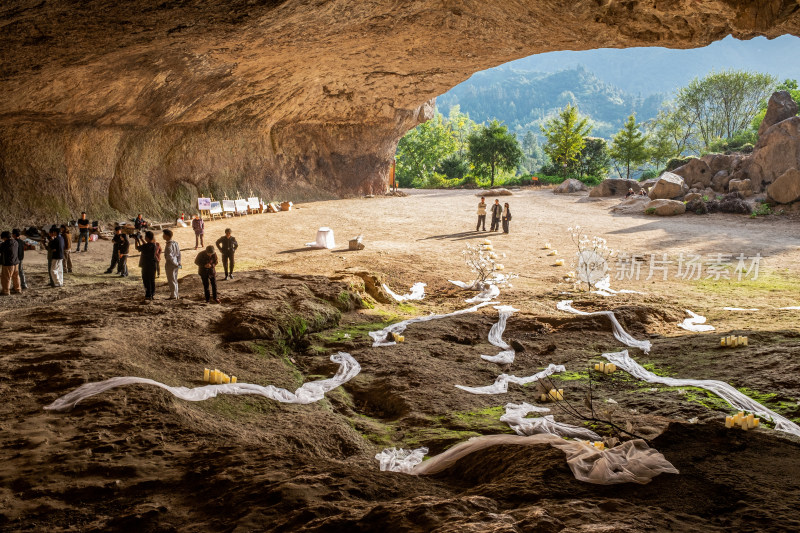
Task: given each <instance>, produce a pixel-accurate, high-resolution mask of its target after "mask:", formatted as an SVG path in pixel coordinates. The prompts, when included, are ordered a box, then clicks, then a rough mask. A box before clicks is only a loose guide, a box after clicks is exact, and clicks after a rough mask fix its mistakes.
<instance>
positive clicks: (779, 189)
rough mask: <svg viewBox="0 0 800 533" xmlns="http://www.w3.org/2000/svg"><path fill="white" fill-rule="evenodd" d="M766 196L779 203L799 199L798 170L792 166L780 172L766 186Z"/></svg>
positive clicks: (799, 174) (799, 183) (788, 202)
mask: <svg viewBox="0 0 800 533" xmlns="http://www.w3.org/2000/svg"><path fill="white" fill-rule="evenodd" d="M767 196H768V197H769V198H770V199H771V200H772V201H774V202H777V203H779V204H790V203H792V202H796V201H797V200H800V170H797V169H796V168H792V169H789V170H787V171H786V172H784V173H783V174H781V175H780V176H779V177H778V179H776V180H775V181H774V182H772V183H771V184H770V186H769V187H767Z"/></svg>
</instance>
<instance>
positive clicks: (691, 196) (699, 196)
mask: <svg viewBox="0 0 800 533" xmlns="http://www.w3.org/2000/svg"><path fill="white" fill-rule="evenodd" d="M702 199H703V195H702V194H700V193H699V192H690V193H689V194H687V195H686V196H684V197H683V201H684V202H691V201H692V200H702Z"/></svg>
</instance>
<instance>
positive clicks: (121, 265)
mask: <svg viewBox="0 0 800 533" xmlns="http://www.w3.org/2000/svg"><path fill="white" fill-rule="evenodd" d="M119 237H120V238H119V252H118V260H119V262H118V263H117V274H119V277H121V278H127V277H128V254H130V253H131V241H130V240H129V239H128V236H127V235H125V234H124V233H120V234H119Z"/></svg>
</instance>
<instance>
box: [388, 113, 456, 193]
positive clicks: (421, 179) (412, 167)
mask: <svg viewBox="0 0 800 533" xmlns="http://www.w3.org/2000/svg"><path fill="white" fill-rule="evenodd" d="M456 150H457V143H456V141H455V139H454V138H453V135H452V134H451V132H450V130H449V128H448V127H447V126H446V125H445V124H444V120H443V117H442V115H441V114H440V113H436V114H435V115H434V117H433V118H432V119H430V120H428V121H427V122H424V123H422V124H420V125H419V126H417V127H416V128H414V129H413V130H411V131H409V132H408V133H406V134H405V135H404V136H403V138H402V139H400V142H399V143H398V144H397V153H396V155H395V159H396V161H397V167H396V174H397V181H398V182H399V183H400V185H401V186H402V187H411V186H416V187H419V186H422V185H424V184H426V183H427V182H428V180H429V178H430V177H431V176H432V175H433V173H434V172H435V170H436V167H437V165H438V164H439V162H440V161H441V160H442V159H444V158H446V157H447V156H449V155H450V154H452V153H454V152H456Z"/></svg>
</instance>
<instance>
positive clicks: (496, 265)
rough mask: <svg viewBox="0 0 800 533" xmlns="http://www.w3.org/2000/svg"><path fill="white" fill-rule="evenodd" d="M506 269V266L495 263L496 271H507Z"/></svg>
mask: <svg viewBox="0 0 800 533" xmlns="http://www.w3.org/2000/svg"><path fill="white" fill-rule="evenodd" d="M505 268H506V267H505V265H502V264H500V263H495V265H494V269H495V270H505Z"/></svg>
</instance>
